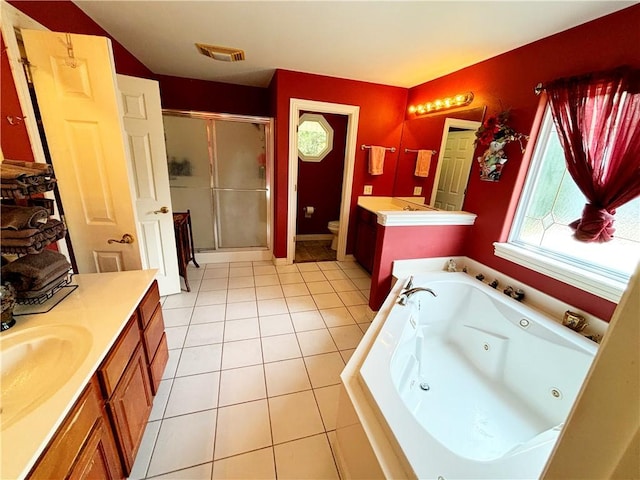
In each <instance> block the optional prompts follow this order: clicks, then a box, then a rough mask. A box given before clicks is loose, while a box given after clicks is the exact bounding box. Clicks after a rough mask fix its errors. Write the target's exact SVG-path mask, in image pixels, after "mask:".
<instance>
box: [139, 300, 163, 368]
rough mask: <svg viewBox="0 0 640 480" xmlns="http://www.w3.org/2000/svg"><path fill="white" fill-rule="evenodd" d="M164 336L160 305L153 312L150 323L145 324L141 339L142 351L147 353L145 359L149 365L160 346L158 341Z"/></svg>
mask: <svg viewBox="0 0 640 480" xmlns="http://www.w3.org/2000/svg"><path fill="white" fill-rule="evenodd" d="M163 334H164V321H163V318H162V308H161V307H160V304H158V305H157V307H156V311H155V312H153V317H151V321H150V322H149V323H148V324H147V328H145V330H144V333H143V337H144V349H145V352H146V353H147V358H148V359H149V363H151V360H152V359H153V357H154V356H155V354H156V350H157V349H158V345H160V339H161V338H162V335H163Z"/></svg>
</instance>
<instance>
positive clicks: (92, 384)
mask: <svg viewBox="0 0 640 480" xmlns="http://www.w3.org/2000/svg"><path fill="white" fill-rule="evenodd" d="M101 417H102V397H101V396H100V389H99V388H98V385H97V383H96V381H95V377H94V378H92V379H91V380H90V381H89V385H87V387H86V388H85V390H84V392H82V395H80V398H79V399H78V401H77V402H76V404H75V405H74V407H73V409H72V410H71V412H70V413H69V415H68V416H67V418H66V420H65V421H64V423H63V424H62V426H61V427H60V428H59V429H58V432H57V433H56V435H55V436H54V437H53V440H51V442H50V443H49V445H48V447H47V449H46V450H45V453H44V454H43V455H42V456H41V457H40V461H39V462H38V463H37V465H36V466H35V467H34V469H33V470H32V471H31V474H30V475H29V478H30V479H52V478H65V477H66V475H67V472H69V471H70V470H71V467H72V466H73V464H74V462H75V460H76V457H77V456H78V454H79V453H80V451H81V450H82V447H83V445H84V444H85V442H86V441H87V439H88V438H89V435H90V433H91V430H92V429H93V426H94V424H95V423H96V421H98V419H99V418H101ZM4 448H11V447H10V446H9V445H5V446H4Z"/></svg>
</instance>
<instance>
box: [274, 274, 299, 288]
mask: <svg viewBox="0 0 640 480" xmlns="http://www.w3.org/2000/svg"><path fill="white" fill-rule="evenodd" d="M278 276H279V277H280V283H281V284H282V285H286V284H288V283H302V282H303V281H304V280H303V279H302V275H300V274H299V273H297V272H296V273H278Z"/></svg>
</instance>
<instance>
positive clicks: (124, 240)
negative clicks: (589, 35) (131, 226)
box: [107, 233, 133, 244]
mask: <svg viewBox="0 0 640 480" xmlns="http://www.w3.org/2000/svg"><path fill="white" fill-rule="evenodd" d="M107 243H109V244H111V243H133V235H130V234H128V233H125V234H124V235H122V238H121V239H120V240H116V239H115V238H110V239H109V240H107Z"/></svg>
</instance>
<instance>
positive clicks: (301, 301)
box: [285, 295, 317, 313]
mask: <svg viewBox="0 0 640 480" xmlns="http://www.w3.org/2000/svg"><path fill="white" fill-rule="evenodd" d="M285 300H286V301H287V308H288V309H289V313H296V312H308V311H309V310H317V307H316V304H315V302H314V301H313V298H311V295H303V296H301V297H288V298H285Z"/></svg>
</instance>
